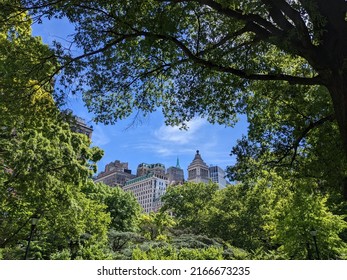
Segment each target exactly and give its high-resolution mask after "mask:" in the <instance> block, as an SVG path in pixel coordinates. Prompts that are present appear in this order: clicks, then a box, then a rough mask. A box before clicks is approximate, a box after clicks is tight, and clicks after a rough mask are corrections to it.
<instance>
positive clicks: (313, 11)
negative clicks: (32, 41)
mask: <svg viewBox="0 0 347 280" xmlns="http://www.w3.org/2000/svg"><path fill="white" fill-rule="evenodd" d="M21 3H22V4H23V5H24V7H25V8H26V9H28V10H29V11H30V12H31V13H32V14H34V15H35V16H36V17H37V19H38V20H40V19H41V17H42V16H44V15H47V16H48V17H52V16H56V17H67V18H68V19H69V20H70V22H71V23H73V24H75V27H76V33H75V36H74V44H75V45H76V47H78V48H81V49H82V50H83V54H81V55H79V56H72V54H71V53H68V52H67V53H65V54H63V53H64V50H63V49H62V47H61V45H59V44H58V45H57V56H59V57H60V61H61V65H62V66H61V67H62V68H64V73H65V75H64V77H63V80H64V81H65V82H66V84H68V85H69V86H70V85H71V84H72V83H71V81H75V79H76V80H78V81H79V86H77V88H76V90H82V91H83V94H84V100H85V102H86V104H87V106H88V107H89V109H90V110H91V111H93V112H94V113H96V115H97V118H96V119H97V120H98V121H103V122H105V123H113V122H114V121H116V120H117V119H119V118H124V117H126V116H129V114H130V113H131V112H132V111H133V110H140V111H143V112H144V113H148V112H152V111H153V110H155V109H156V107H158V106H159V107H161V108H162V109H163V112H164V115H165V116H166V121H167V123H168V124H171V125H173V124H179V123H183V126H184V123H185V122H186V121H188V120H189V119H191V118H193V117H194V116H195V115H196V114H199V115H201V116H207V117H208V119H209V121H211V122H218V123H223V124H227V125H229V124H233V123H234V122H235V120H236V115H237V113H240V112H241V113H242V112H243V110H244V108H245V107H247V106H248V105H247V103H246V102H245V100H246V99H247V97H248V96H252V94H253V93H252V91H251V90H250V88H249V86H250V85H252V84H253V81H261V82H262V83H263V84H264V87H265V89H264V95H265V96H267V94H266V93H268V92H269V90H268V89H267V88H266V85H268V84H269V83H268V81H276V82H277V83H278V84H279V85H287V84H288V83H289V84H290V85H305V86H307V87H310V86H317V85H318V86H322V87H324V88H326V89H327V91H328V93H329V99H330V101H331V105H330V104H329V105H327V104H320V105H321V106H322V107H321V109H322V110H323V111H324V110H325V109H326V108H327V106H329V107H330V106H332V108H333V114H332V115H330V116H329V118H330V119H331V120H334V121H336V123H337V124H338V128H339V134H340V137H341V139H342V147H343V148H344V153H343V154H344V155H345V157H346V155H347V106H346V104H347V85H346V81H347V78H346V75H347V74H346V73H347V70H346V57H347V51H346V50H347V39H346V36H345V34H346V33H347V22H346V11H347V4H346V1H344V0H335V1H332V2H327V1H324V0H305V1H304V0H300V1H294V0H280V1H278V0H276V1H275V0H257V1H249V0H245V1H226V0H147V1H140V0H138V1H118V2H114V1H98V2H97V3H94V2H90V3H85V1H73V2H71V1H64V0H60V1H51V0H37V1H21ZM278 58H280V59H278ZM292 59H293V60H294V61H296V62H297V63H299V67H297V68H296V71H293V69H292V67H291V65H292ZM283 61H287V63H286V64H283V63H282V62H283ZM82 77H83V78H82ZM270 84H271V83H270ZM293 87H294V86H293ZM294 88H295V87H294ZM312 94H313V96H312V101H311V102H310V103H315V102H316V98H315V97H316V96H319V95H320V94H321V91H318V92H315V91H314V92H312ZM260 97H261V96H259V98H260ZM280 97H283V96H280ZM262 100H263V99H261V98H260V99H258V100H257V101H258V102H262ZM327 117H328V116H323V118H322V119H321V120H322V121H323V120H324V119H325V118H327ZM316 121H318V122H319V120H316ZM314 127H315V126H313V127H312V128H311V129H313V128H314ZM287 133H290V132H287ZM344 188H345V190H344V192H345V197H346V198H347V184H345V187H344Z"/></svg>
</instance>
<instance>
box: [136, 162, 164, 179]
mask: <svg viewBox="0 0 347 280" xmlns="http://www.w3.org/2000/svg"><path fill="white" fill-rule="evenodd" d="M150 173H153V174H158V175H165V165H164V164H161V163H154V164H148V163H140V164H139V165H138V167H137V172H136V176H138V177H140V176H143V175H147V174H150Z"/></svg>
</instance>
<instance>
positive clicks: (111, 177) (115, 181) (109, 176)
mask: <svg viewBox="0 0 347 280" xmlns="http://www.w3.org/2000/svg"><path fill="white" fill-rule="evenodd" d="M134 177H136V176H135V175H133V174H131V170H129V168H128V163H127V162H120V161H119V160H115V161H114V162H110V163H109V164H106V166H105V170H104V171H103V172H101V173H99V174H98V176H97V177H96V179H95V180H94V182H103V183H104V184H106V185H109V186H110V187H114V186H120V187H123V186H124V185H125V183H126V182H127V181H128V180H130V179H133V178H134Z"/></svg>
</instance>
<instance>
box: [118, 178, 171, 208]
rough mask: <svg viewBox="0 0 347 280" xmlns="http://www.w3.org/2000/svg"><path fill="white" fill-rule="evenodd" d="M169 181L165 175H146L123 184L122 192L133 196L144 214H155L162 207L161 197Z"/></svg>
mask: <svg viewBox="0 0 347 280" xmlns="http://www.w3.org/2000/svg"><path fill="white" fill-rule="evenodd" d="M168 185H169V181H168V179H167V177H166V176H165V175H160V174H154V173H148V174H146V175H142V176H140V177H136V178H134V179H132V180H129V181H127V182H126V183H125V186H124V187H123V190H124V191H129V192H132V193H133V194H134V196H135V197H136V199H137V201H138V202H139V204H140V205H141V206H142V208H143V211H144V212H145V213H150V212H153V211H154V212H157V211H158V210H159V208H160V207H161V206H162V202H161V197H162V196H163V195H164V193H165V192H166V189H167V187H168Z"/></svg>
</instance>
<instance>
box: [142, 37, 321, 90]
mask: <svg viewBox="0 0 347 280" xmlns="http://www.w3.org/2000/svg"><path fill="white" fill-rule="evenodd" d="M139 36H145V37H152V38H154V39H162V40H166V41H170V42H172V43H174V44H175V45H176V46H177V47H178V48H179V49H181V51H182V52H183V53H184V54H185V55H186V56H187V57H188V58H189V59H190V60H191V61H193V62H194V63H196V64H198V65H201V66H204V67H206V68H209V69H211V70H214V71H218V72H224V73H230V74H233V75H236V76H238V77H240V78H244V79H248V80H262V81H287V82H289V83H290V84H301V85H316V84H322V81H321V79H320V77H319V76H315V77H312V78H307V77H298V76H292V75H285V74H260V73H249V72H248V71H246V70H241V69H236V68H233V67H228V66H224V65H221V64H218V63H216V62H213V61H209V60H205V59H202V58H201V57H198V56H196V55H195V54H194V53H193V52H192V51H190V49H189V48H188V47H187V46H186V45H185V44H184V43H183V42H181V41H180V40H178V39H177V38H175V37H173V36H170V35H163V34H154V33H150V32H145V31H139Z"/></svg>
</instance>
